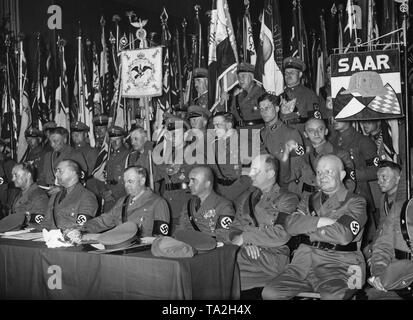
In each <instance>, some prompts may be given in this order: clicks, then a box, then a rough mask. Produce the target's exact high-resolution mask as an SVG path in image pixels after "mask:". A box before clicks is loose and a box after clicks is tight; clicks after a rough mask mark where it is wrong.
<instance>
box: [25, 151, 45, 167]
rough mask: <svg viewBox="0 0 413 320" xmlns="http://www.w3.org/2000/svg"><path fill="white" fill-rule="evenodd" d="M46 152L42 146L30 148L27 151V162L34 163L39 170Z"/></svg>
mask: <svg viewBox="0 0 413 320" xmlns="http://www.w3.org/2000/svg"><path fill="white" fill-rule="evenodd" d="M45 154H46V151H45V150H44V149H43V147H42V146H37V147H36V148H34V149H30V150H29V152H28V153H27V156H26V159H25V161H26V162H30V163H33V165H34V166H35V168H36V169H37V170H39V168H40V167H41V164H42V157H43V156H44V155H45Z"/></svg>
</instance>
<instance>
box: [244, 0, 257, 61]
mask: <svg viewBox="0 0 413 320" xmlns="http://www.w3.org/2000/svg"><path fill="white" fill-rule="evenodd" d="M244 3H246V8H245V14H244V17H243V19H242V22H243V24H242V26H243V33H242V35H243V41H242V42H243V48H244V52H245V53H244V61H245V62H248V63H250V64H252V65H254V66H255V63H256V61H257V52H256V51H255V44H254V36H253V33H252V25H251V17H250V12H249V9H248V8H249V1H248V0H245V1H244Z"/></svg>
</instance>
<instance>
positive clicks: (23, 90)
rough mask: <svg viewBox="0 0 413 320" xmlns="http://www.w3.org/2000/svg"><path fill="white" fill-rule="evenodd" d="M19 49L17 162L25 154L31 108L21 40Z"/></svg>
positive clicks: (30, 122) (30, 123) (21, 159)
mask: <svg viewBox="0 0 413 320" xmlns="http://www.w3.org/2000/svg"><path fill="white" fill-rule="evenodd" d="M19 51H20V55H21V57H20V59H21V62H20V64H21V69H20V72H21V82H20V84H19V93H20V97H19V100H20V103H19V104H20V109H21V120H20V131H19V140H18V144H17V162H21V161H23V160H24V158H25V156H26V155H27V150H28V145H27V141H26V137H25V135H24V133H25V131H26V130H27V129H28V128H29V127H30V126H31V125H32V121H31V108H30V103H29V83H28V79H27V64H26V56H25V54H24V50H23V41H19Z"/></svg>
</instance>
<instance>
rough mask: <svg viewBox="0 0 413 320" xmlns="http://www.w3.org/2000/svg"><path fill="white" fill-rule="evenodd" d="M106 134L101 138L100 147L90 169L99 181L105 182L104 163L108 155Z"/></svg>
mask: <svg viewBox="0 0 413 320" xmlns="http://www.w3.org/2000/svg"><path fill="white" fill-rule="evenodd" d="M108 139H109V137H108V135H106V136H105V138H104V140H103V144H102V147H101V148H100V150H99V154H98V157H97V158H96V162H95V168H94V169H93V171H92V175H93V177H94V178H96V179H97V180H99V181H102V182H105V180H106V179H105V169H106V163H107V161H108V157H109V144H108Z"/></svg>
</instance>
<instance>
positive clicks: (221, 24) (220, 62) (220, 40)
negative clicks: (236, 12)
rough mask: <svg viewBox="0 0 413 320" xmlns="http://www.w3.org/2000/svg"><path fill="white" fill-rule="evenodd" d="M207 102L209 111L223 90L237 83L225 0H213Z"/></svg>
mask: <svg viewBox="0 0 413 320" xmlns="http://www.w3.org/2000/svg"><path fill="white" fill-rule="evenodd" d="M208 49H209V50H208V88H209V89H208V103H209V105H210V109H211V111H212V110H214V109H215V108H216V106H217V105H218V103H219V102H220V97H221V95H222V93H223V92H228V91H229V90H231V89H232V88H233V87H234V86H235V85H236V84H237V83H238V78H237V73H236V70H237V64H238V55H237V45H236V43H235V34H234V29H233V28H232V22H231V16H230V14H229V8H228V3H227V0H213V2H212V10H211V23H210V37H209V44H208Z"/></svg>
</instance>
